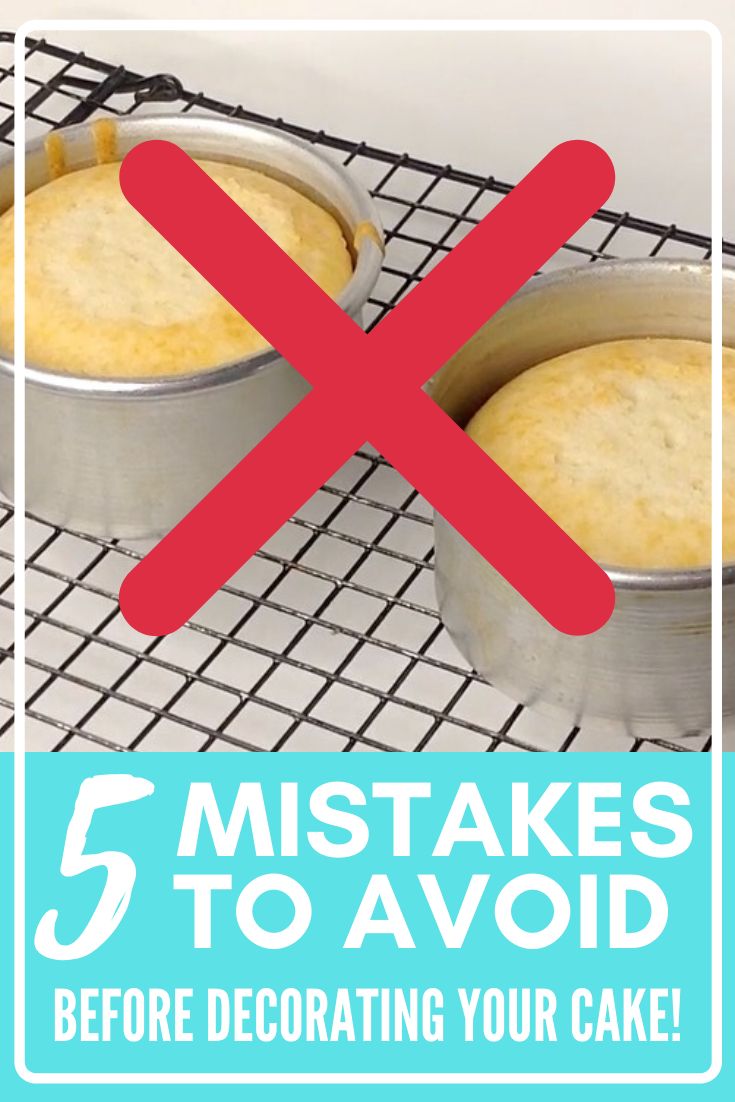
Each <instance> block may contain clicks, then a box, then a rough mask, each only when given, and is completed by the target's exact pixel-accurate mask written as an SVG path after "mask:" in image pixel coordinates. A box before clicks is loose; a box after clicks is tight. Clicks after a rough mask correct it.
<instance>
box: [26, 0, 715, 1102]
mask: <svg viewBox="0 0 735 1102" xmlns="http://www.w3.org/2000/svg"><path fill="white" fill-rule="evenodd" d="M56 30H59V31H66V30H79V31H116V30H126V31H197V30H205V31H227V30H253V31H299V30H304V31H317V30H322V31H340V32H348V31H357V32H359V31H369V30H378V31H409V30H410V31H421V32H442V31H525V30H534V31H539V30H541V31H643V32H645V31H690V32H692V31H700V32H703V33H705V34H707V35H708V36H709V39H710V42H711V44H712V54H711V78H712V102H711V125H712V135H711V141H712V168H711V171H712V179H711V203H712V213H711V219H712V224H711V230H710V232H711V237H712V277H713V278H712V329H711V334H712V375H713V385H712V427H713V431H712V501H713V516H712V576H713V578H719V579H720V584H719V585H718V584H713V586H712V623H713V631H712V752H711V755H710V757H711V760H712V981H711V982H712V1055H711V1063H710V1066H709V1068H707V1070H706V1071H703V1072H691V1073H690V1072H685V1073H680V1074H678V1073H674V1072H661V1073H656V1072H647V1073H639V1074H637V1073H635V1072H621V1073H602V1072H601V1073H595V1072H590V1073H574V1072H569V1073H567V1072H555V1073H549V1074H544V1073H543V1072H527V1073H511V1072H505V1073H502V1072H501V1073H493V1072H465V1073H461V1072H460V1073H453V1072H449V1073H438V1074H434V1073H429V1072H427V1073H421V1072H402V1073H380V1072H378V1073H369V1072H366V1073H362V1072H352V1073H349V1072H348V1073H328V1072H310V1073H303V1074H299V1073H298V1072H275V1073H271V1072H258V1073H239V1072H231V1073H230V1072H225V1073H216V1072H211V1073H209V1072H203V1073H191V1074H188V1073H183V1072H182V1073H178V1072H161V1073H145V1072H140V1073H135V1072H133V1073H124V1072H119V1073H118V1072H100V1073H93V1074H83V1073H76V1072H70V1073H58V1074H54V1073H53V1072H34V1071H31V1070H30V1069H29V1068H28V1066H27V1064H26V1059H25V1056H26V1053H25V1017H26V1007H25V952H26V945H25V932H26V931H25V796H26V793H25V752H26V751H25V613H24V610H25V569H24V568H25V525H24V524H23V523H19V522H18V521H17V519H16V522H15V525H14V556H15V562H14V581H15V612H14V628H15V669H14V715H15V753H14V896H15V899H14V903H15V907H14V966H15V970H14V1011H15V1013H14V1017H15V1022H14V1029H15V1034H14V1058H15V1070H16V1072H17V1074H18V1075H19V1076H20V1077H21V1079H23V1080H24V1081H25V1082H27V1083H47V1084H51V1083H54V1084H62V1083H187V1084H189V1083H230V1084H233V1083H252V1084H255V1083H258V1084H261V1083H263V1084H264V1083H273V1084H278V1083H280V1084H286V1083H289V1084H296V1083H301V1084H309V1083H325V1084H326V1083H334V1084H337V1083H375V1084H378V1083H414V1084H419V1083H427V1084H428V1083H431V1084H442V1083H453V1084H460V1083H461V1084H480V1083H518V1084H521V1083H525V1084H542V1083H545V1084H554V1083H579V1084H582V1083H631V1084H632V1083H691V1084H703V1083H709V1082H711V1081H712V1080H714V1079H716V1078H717V1076H718V1075H719V1073H720V1071H721V1070H722V829H723V825H722V632H721V631H716V630H714V625H715V624H722V583H721V578H722V371H721V365H720V361H721V355H722V221H723V216H722V140H723V139H722V104H723V83H722V37H721V35H720V31H719V29H718V28H717V27H716V26H715V25H714V24H713V23H710V22H708V21H706V20H699V19H641V20H637V19H567V20H561V19H323V20H319V19H289V20H274V19H201V20H200V19H150V20H137V19H50V20H29V21H27V22H26V23H23V24H22V26H20V27H19V28H18V31H17V32H16V35H15V43H14V53H15V73H16V77H15V93H14V111H15V118H16V133H17V132H18V130H19V129H20V130H22V133H23V141H21V142H17V141H16V146H15V154H16V155H15V175H14V183H15V194H16V195H24V194H25V157H24V156H20V155H19V152H20V151H21V150H22V151H24V150H25V98H24V92H25V53H24V42H25V38H26V36H27V35H29V34H33V33H36V32H46V31H56ZM18 120H20V127H18V126H17V122H18ZM15 211H16V215H15V242H14V244H15V273H14V278H15V288H14V293H15V333H14V336H15V348H16V350H17V349H25V303H24V290H25V248H24V242H25V204H23V203H20V204H17V205H16V207H15ZM18 368H20V370H18ZM24 372H25V362H24V360H23V362H22V363H18V359H17V358H16V372H15V385H14V414H15V507H16V518H17V517H21V518H22V517H23V516H24V514H25V385H24ZM19 428H20V430H21V431H19ZM716 503H719V506H718V507H715V505H716Z"/></svg>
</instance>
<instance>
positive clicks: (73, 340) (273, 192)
mask: <svg viewBox="0 0 735 1102" xmlns="http://www.w3.org/2000/svg"><path fill="white" fill-rule="evenodd" d="M197 163H198V164H199V165H201V167H202V168H203V169H204V170H205V171H206V172H207V173H208V174H209V175H210V176H211V177H212V178H213V179H214V180H215V181H216V182H217V183H218V184H219V186H220V187H221V188H223V189H224V191H226V192H227V194H228V195H229V196H230V197H231V198H232V199H233V200H234V201H235V202H236V203H237V204H238V206H240V207H241V208H242V209H243V210H245V211H246V212H247V213H248V214H249V215H250V216H251V217H252V218H253V219H254V220H255V221H256V222H257V223H258V224H259V225H260V226H261V228H262V229H263V230H265V232H266V233H267V234H268V235H269V236H270V237H272V238H273V239H274V240H275V241H276V242H277V243H278V244H279V245H280V246H281V248H282V249H284V251H285V252H287V253H288V255H289V256H290V257H291V258H292V259H293V260H294V261H296V263H297V264H298V265H299V266H300V267H301V268H303V270H304V271H305V272H307V274H308V275H310V276H311V278H312V279H313V280H315V282H316V283H318V284H319V286H320V287H321V288H322V289H323V290H324V291H326V292H327V294H329V295H331V296H332V297H333V298H336V297H337V296H338V295H339V294H340V292H341V291H342V289H343V288H344V286H345V284H346V283H347V282H348V281H349V279H350V277H351V275H352V262H351V259H350V255H349V252H348V249H347V245H346V242H345V239H344V236H343V234H342V231H341V229H340V227H339V225H338V223H337V222H336V220H335V219H334V218H333V217H332V215H331V214H329V213H328V212H327V211H325V210H324V209H323V208H322V207H320V206H318V205H317V204H316V203H314V202H312V201H311V200H310V199H308V198H307V197H306V196H304V195H302V194H301V193H300V192H298V191H296V190H295V189H294V188H292V187H290V186H288V185H287V184H285V183H282V182H281V181H279V180H275V179H273V178H271V177H269V176H266V175H264V174H263V173H260V172H256V171H254V170H252V169H248V168H245V167H243V166H240V165H229V164H223V163H221V162H214V161H198V162H197ZM119 167H120V166H119V164H100V165H95V166H93V167H90V168H85V169H81V170H79V171H76V172H70V173H68V174H66V175H64V176H60V177H59V178H58V179H55V180H52V181H51V182H50V183H48V184H45V185H44V186H43V187H41V188H38V189H37V190H36V191H34V192H31V193H30V194H29V195H28V196H27V199H26V361H27V362H28V363H29V364H34V365H36V366H40V367H44V368H47V369H50V370H53V371H61V372H67V373H70V374H74V375H91V376H97V377H146V376H157V375H173V374H183V373H187V372H192V371H197V370H200V369H203V368H208V367H214V366H216V365H219V364H223V363H228V362H231V361H233V360H238V359H241V358H244V357H246V356H248V355H251V354H252V353H253V352H257V351H259V350H261V349H263V348H266V347H267V346H268V343H267V341H266V340H264V338H263V337H261V336H260V334H259V333H258V332H257V331H256V330H255V329H253V327H252V326H251V325H250V324H249V323H248V322H247V321H245V320H244V319H243V318H242V317H241V316H240V315H239V314H238V313H237V311H236V310H234V309H233V308H232V307H231V306H230V305H229V304H228V303H227V302H225V301H224V299H223V298H222V297H221V296H220V295H219V294H218V293H217V292H216V291H215V290H214V289H213V288H212V287H210V285H209V284H208V283H207V282H206V280H205V279H204V278H203V277H202V276H200V275H199V273H198V272H196V271H195V270H194V269H193V268H192V267H191V266H190V265H189V264H188V263H187V261H185V260H184V259H183V257H181V256H179V254H178V253H177V252H176V250H175V249H174V248H173V247H172V246H171V245H169V244H168V242H167V241H165V240H164V239H163V238H162V237H161V236H160V235H159V234H158V233H157V232H156V230H154V229H153V228H152V227H151V226H150V225H149V224H148V223H147V222H146V221H145V219H144V218H143V217H142V216H141V215H140V214H138V212H137V211H136V210H135V209H134V208H133V207H131V206H130V204H129V203H128V202H127V200H126V199H125V198H124V196H123V194H122V192H121V190H120V185H119V182H118V173H119ZM12 241H13V212H12V210H11V211H8V212H6V214H4V215H3V216H2V217H1V218H0V347H2V349H3V350H4V351H6V352H7V351H11V350H12V334H13V280H12V255H13V250H12ZM246 263H247V258H246V257H243V264H246ZM274 294H278V289H277V288H274ZM284 309H287V304H284Z"/></svg>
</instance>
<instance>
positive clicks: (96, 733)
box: [0, 34, 735, 751]
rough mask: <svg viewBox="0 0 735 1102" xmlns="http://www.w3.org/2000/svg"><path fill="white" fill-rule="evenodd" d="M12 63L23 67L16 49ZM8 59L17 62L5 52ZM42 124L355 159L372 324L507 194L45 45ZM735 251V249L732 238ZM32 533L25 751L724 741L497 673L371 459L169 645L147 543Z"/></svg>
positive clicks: (410, 512) (653, 236) (3, 615)
mask: <svg viewBox="0 0 735 1102" xmlns="http://www.w3.org/2000/svg"><path fill="white" fill-rule="evenodd" d="M5 59H7V60H5ZM11 59H12V38H11V36H10V35H9V34H0V143H4V144H5V145H12V131H13V118H12V91H11V88H12V79H13V73H12V66H11ZM3 62H4V64H3ZM26 84H27V99H26V112H27V120H28V121H27V136H28V138H32V137H35V136H37V135H39V134H43V133H45V132H47V131H48V130H49V128H51V127H56V126H60V125H68V124H71V123H78V122H82V121H84V120H85V119H88V118H89V117H90V116H92V115H94V114H98V113H108V114H113V115H118V116H125V115H129V114H131V113H132V112H133V111H138V112H143V111H146V110H148V111H150V110H155V111H158V112H160V111H161V110H171V111H172V112H181V111H190V110H196V111H198V112H205V113H206V112H209V113H216V114H221V115H227V116H229V117H235V118H242V119H246V120H249V121H254V122H262V123H267V124H269V125H271V126H276V127H278V128H280V129H282V130H285V131H287V132H289V133H292V134H296V135H298V136H299V137H301V138H305V139H308V140H310V141H312V142H314V143H315V144H316V145H318V146H322V147H325V148H327V149H329V150H331V151H332V153H333V154H336V155H338V156H339V157H340V158H341V159H342V160H343V161H344V163H345V164H347V165H349V168H350V171H352V172H353V173H356V174H357V176H358V177H359V178H360V179H361V180H362V181H363V182H364V183H365V184H366V185H367V186H368V187H369V188H370V190H371V191H372V193H373V195H374V196H375V199H376V201H377V204H378V207H379V209H380V212H381V216H382V218H383V222H384V225H385V227H386V232H387V255H386V262H385V267H384V270H383V273H382V276H381V279H380V281H379V284H378V287H377V289H376V292H375V294H374V296H373V298H372V299H371V300H370V304H369V308H368V309H369V313H368V321H369V323H370V324H375V323H376V322H377V321H379V320H380V318H381V317H382V316H383V315H384V314H385V313H386V312H387V311H388V310H390V308H391V307H392V306H393V305H394V304H395V303H396V302H398V301H399V299H400V298H401V297H402V295H404V294H405V293H406V292H407V291H408V290H410V288H411V287H412V286H413V284H414V283H416V282H417V281H418V280H420V279H421V277H422V276H423V275H424V274H425V273H426V272H427V271H429V270H430V268H431V267H432V265H433V264H435V263H436V262H437V261H438V260H440V259H441V257H442V256H444V255H445V253H447V252H448V251H449V250H450V249H451V248H452V246H453V245H454V244H455V243H456V242H457V241H458V240H459V239H460V238H461V237H462V236H463V234H465V233H466V232H467V231H468V230H469V229H471V227H472V226H473V225H475V224H476V223H477V221H478V220H479V219H480V218H482V217H483V216H484V215H485V214H486V213H487V212H488V210H490V209H491V208H492V207H493V206H494V205H495V204H496V203H498V202H499V201H500V200H501V199H502V197H503V196H504V195H505V194H507V192H508V191H509V190H510V185H508V184H506V183H503V182H501V181H499V180H496V179H494V178H493V177H492V176H488V177H486V178H483V177H480V176H477V175H474V174H472V173H469V172H463V171H460V170H458V169H456V168H453V167H452V166H450V165H444V166H440V165H435V164H430V163H428V162H426V161H421V160H417V159H415V158H413V157H410V156H409V155H408V154H396V153H391V152H388V151H386V150H383V149H377V148H374V147H373V146H370V145H368V144H367V143H365V142H349V141H345V140H342V139H341V138H337V137H334V136H332V135H329V134H325V133H324V131H310V130H306V129H304V128H303V127H299V126H291V125H289V124H287V123H285V122H284V121H283V120H282V119H269V118H264V117H262V116H259V115H255V114H253V113H252V112H249V111H247V110H245V109H244V108H242V107H233V106H230V105H228V104H225V103H220V102H217V101H216V100H213V99H211V98H210V97H208V96H206V95H204V94H202V93H191V92H188V91H186V90H185V89H184V88H183V87H182V86H181V84H180V82H179V81H178V80H177V79H176V78H175V77H172V76H170V75H168V74H156V75H153V76H150V77H142V76H140V75H139V74H136V73H133V72H131V71H129V70H127V69H125V68H122V67H114V66H112V65H108V64H106V63H105V62H102V61H98V60H95V59H94V58H89V57H87V56H86V55H84V54H83V53H76V54H74V53H71V52H69V51H68V50H66V49H63V48H60V47H58V46H54V45H52V44H50V43H48V42H45V41H36V42H33V43H31V45H30V48H29V50H28V54H27V72H26ZM709 251H710V242H709V240H708V239H707V238H706V237H704V236H702V235H700V234H696V233H689V232H686V231H684V230H682V229H680V228H679V227H677V226H664V225H659V224H657V223H655V222H651V221H647V220H645V219H641V218H636V217H633V216H632V215H630V214H628V213H624V214H617V213H613V212H611V211H607V210H605V211H601V212H600V213H599V214H598V215H596V216H595V218H594V219H592V220H591V221H590V222H589V223H588V224H587V225H586V226H584V227H583V229H582V230H580V232H579V233H578V234H576V235H575V237H574V238H573V239H572V240H571V241H569V242H568V244H567V245H566V246H565V247H564V248H563V249H562V250H560V252H559V253H558V254H557V255H556V256H555V257H554V258H553V259H552V261H551V263H550V264H549V265H548V267H549V268H555V267H556V268H558V267H563V266H567V265H570V264H578V263H581V262H584V261H596V260H599V259H603V258H606V257H611V256H613V255H614V256H645V255H650V256H654V255H676V256H685V257H693V258H698V259H702V258H707V257H708V256H709ZM725 251H726V254H727V255H728V256H730V257H735V245H730V244H728V245H726V246H725ZM12 524H13V512H12V508H11V507H10V506H8V505H7V504H3V503H0V748H3V747H7V748H9V747H10V746H11V745H12V742H11V740H12V714H11V694H12V689H11V684H12V679H11V671H12V661H13V657H12V655H13V651H12V615H11V612H12ZM27 532H28V581H27V588H28V605H29V607H28V615H27V624H28V626H27V652H28V692H29V695H28V701H27V708H28V712H27V714H28V727H27V731H28V745H29V748H30V749H35V750H64V751H71V750H149V751H156V750H198V751H203V750H213V751H219V750H266V751H269V750H270V751H273V750H290V751H297V750H337V751H375V750H412V751H415V750H429V751H432V750H433V751H441V750H479V751H488V750H492V751H510V750H591V749H612V750H631V751H636V750H660V749H663V750H684V749H686V750H707V749H709V738H708V735H707V733H706V732H701V733H694V734H691V735H690V736H689V737H688V738H686V739H684V740H681V741H671V742H669V741H662V740H660V739H659V740H658V741H655V740H653V739H647V738H646V737H645V734H646V733H645V732H636V733H635V737H634V736H633V735H631V736H630V737H629V736H625V735H620V734H618V735H614V736H613V735H611V736H610V737H609V738H607V739H605V740H603V741H600V740H599V739H595V738H593V737H592V736H591V735H590V734H588V733H585V731H584V729H582V730H579V729H578V728H573V729H570V728H569V726H568V724H563V723H559V722H555V721H550V720H548V719H545V718H540V717H538V716H537V715H536V714H534V713H533V712H530V711H528V710H527V709H525V708H523V707H521V706H520V705H516V704H515V703H514V702H513V701H511V700H509V699H508V698H507V697H505V696H504V695H503V694H502V693H500V692H498V690H496V689H495V688H493V687H491V686H490V685H488V684H486V683H485V682H483V681H482V680H481V679H479V678H478V677H477V676H476V675H475V674H474V673H473V672H472V671H471V670H470V669H469V668H468V667H467V666H466V664H465V663H464V662H463V660H462V659H461V658H460V656H459V655H458V653H457V651H456V650H455V648H454V647H453V645H452V643H451V642H450V640H449V638H448V636H447V635H446V633H445V632H444V630H443V628H442V626H441V623H440V620H439V617H438V614H437V610H436V604H435V598H434V592H433V578H432V529H431V516H430V512H429V509H428V508H427V506H426V504H425V502H423V501H422V500H421V499H420V498H419V497H418V495H417V494H416V492H415V491H413V490H412V489H411V487H410V486H409V485H408V484H407V483H405V482H404V480H403V479H402V478H401V477H400V475H398V474H397V472H395V471H394V470H393V469H392V468H391V467H390V466H389V465H388V464H387V463H386V462H385V461H384V460H383V459H382V458H381V457H379V456H378V455H376V454H375V453H373V452H372V451H371V450H370V449H366V450H363V451H360V452H358V453H357V455H355V456H354V458H353V459H352V460H350V462H348V463H347V464H346V466H345V467H344V468H343V469H342V470H341V471H339V472H338V474H337V475H335V477H334V478H333V479H331V480H330V482H329V483H328V484H327V485H326V486H324V488H323V489H322V490H320V491H319V492H318V493H317V494H316V495H315V496H314V497H313V498H312V499H311V501H309V502H308V503H307V504H306V505H305V507H304V508H303V509H302V510H301V511H300V512H299V513H298V514H297V515H296V516H295V517H294V518H293V519H292V520H291V521H290V522H289V523H288V524H287V525H285V526H284V527H283V528H282V529H281V530H280V531H279V532H278V533H277V534H276V536H275V537H274V538H273V539H272V540H271V541H270V542H269V543H268V545H267V546H266V547H264V548H263V550H262V551H261V552H260V553H259V554H258V555H257V556H256V557H255V558H254V559H252V560H251V561H250V562H249V563H248V564H247V565H246V566H245V567H244V568H243V569H242V570H241V571H240V572H239V573H238V575H237V576H236V577H235V578H233V579H232V581H231V583H230V584H229V585H227V586H225V587H224V588H223V589H222V590H221V591H220V592H219V593H218V594H217V595H216V596H215V598H214V599H213V600H212V601H211V602H210V603H209V604H208V605H207V606H206V607H205V608H204V609H202V611H201V612H200V613H199V614H198V615H197V617H196V618H195V619H194V620H193V621H192V622H191V623H190V624H189V625H187V626H186V627H184V628H182V629H181V630H180V631H179V632H177V633H175V634H174V635H173V636H168V637H165V638H162V639H154V640H151V639H150V638H148V637H145V636H142V635H138V634H137V633H136V632H134V631H133V630H132V629H131V628H130V627H129V626H128V625H127V624H126V623H125V621H124V620H123V619H122V617H121V615H120V612H119V609H118V605H117V599H116V594H117V590H118V587H119V584H120V582H121V581H122V578H123V577H124V575H125V573H126V572H127V571H128V570H129V569H130V567H131V565H132V563H133V562H134V561H135V560H136V559H137V558H139V557H140V555H141V554H142V553H143V552H144V551H145V550H146V547H144V546H143V545H141V544H121V543H118V542H116V541H112V542H108V541H104V540H100V539H95V538H93V537H90V536H88V535H85V534H82V533H76V532H69V531H65V530H63V529H59V528H56V527H52V526H50V525H48V524H47V523H45V522H44V521H43V520H42V519H40V518H37V517H30V518H29V519H28V522H27Z"/></svg>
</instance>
